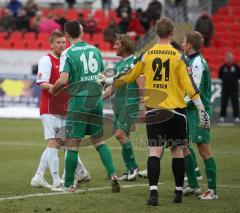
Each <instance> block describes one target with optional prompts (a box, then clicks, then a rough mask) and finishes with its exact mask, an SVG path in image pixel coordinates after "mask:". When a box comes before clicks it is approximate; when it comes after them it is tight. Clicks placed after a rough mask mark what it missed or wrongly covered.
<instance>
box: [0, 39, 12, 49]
mask: <svg viewBox="0 0 240 213" xmlns="http://www.w3.org/2000/svg"><path fill="white" fill-rule="evenodd" d="M12 48H13V42H12V41H9V40H6V41H4V42H0V49H12Z"/></svg>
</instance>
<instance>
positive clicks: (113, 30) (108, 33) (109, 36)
mask: <svg viewBox="0 0 240 213" xmlns="http://www.w3.org/2000/svg"><path fill="white" fill-rule="evenodd" d="M120 32H121V31H120V28H119V27H118V25H117V24H116V22H115V20H114V19H110V21H109V25H108V27H107V28H106V29H105V31H104V40H105V41H108V42H109V43H110V44H111V47H113V44H114V42H115V38H116V34H117V33H120Z"/></svg>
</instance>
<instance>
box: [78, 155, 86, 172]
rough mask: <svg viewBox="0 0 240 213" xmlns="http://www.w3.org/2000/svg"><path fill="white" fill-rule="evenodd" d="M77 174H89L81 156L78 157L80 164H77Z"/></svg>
mask: <svg viewBox="0 0 240 213" xmlns="http://www.w3.org/2000/svg"><path fill="white" fill-rule="evenodd" d="M76 174H77V175H79V176H85V175H87V174H88V171H87V170H86V168H85V167H84V165H83V163H82V161H81V159H80V157H79V155H78V164H77V168H76Z"/></svg>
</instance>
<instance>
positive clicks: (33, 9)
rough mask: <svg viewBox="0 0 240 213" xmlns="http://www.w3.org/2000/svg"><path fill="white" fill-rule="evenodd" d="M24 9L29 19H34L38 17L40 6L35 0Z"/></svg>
mask: <svg viewBox="0 0 240 213" xmlns="http://www.w3.org/2000/svg"><path fill="white" fill-rule="evenodd" d="M24 8H25V10H26V12H27V15H28V16H29V17H34V16H35V15H36V12H37V11H38V6H37V4H36V3H35V1H34V0H28V1H27V2H26V4H25V6H24Z"/></svg>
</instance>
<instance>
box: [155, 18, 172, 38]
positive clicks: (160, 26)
mask: <svg viewBox="0 0 240 213" xmlns="http://www.w3.org/2000/svg"><path fill="white" fill-rule="evenodd" d="M173 26H174V24H173V21H172V20H171V19H170V18H160V19H159V20H158V21H157V24H156V34H157V35H158V36H159V37H160V38H167V37H168V36H170V34H171V33H172V32H173Z"/></svg>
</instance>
